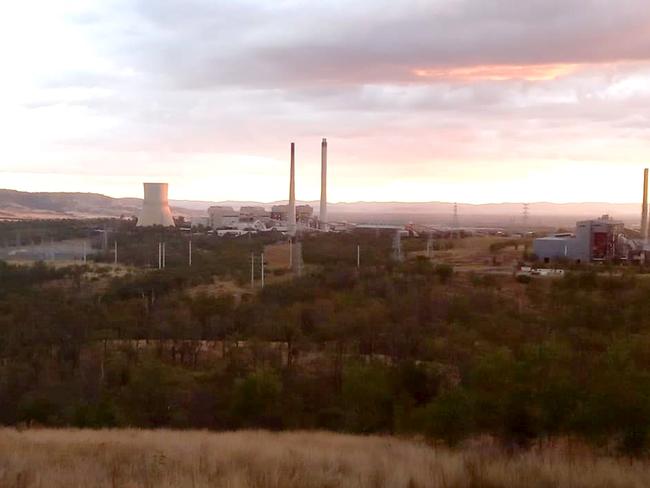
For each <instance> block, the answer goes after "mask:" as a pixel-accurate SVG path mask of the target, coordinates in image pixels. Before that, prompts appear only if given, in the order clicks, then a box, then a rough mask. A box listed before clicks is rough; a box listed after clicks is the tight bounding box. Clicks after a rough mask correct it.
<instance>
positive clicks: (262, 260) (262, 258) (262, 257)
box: [260, 253, 264, 288]
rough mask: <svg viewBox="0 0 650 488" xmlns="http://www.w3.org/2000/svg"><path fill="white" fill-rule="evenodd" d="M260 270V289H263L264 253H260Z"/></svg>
mask: <svg viewBox="0 0 650 488" xmlns="http://www.w3.org/2000/svg"><path fill="white" fill-rule="evenodd" d="M260 268H261V276H262V288H264V253H262V256H261V263H260Z"/></svg>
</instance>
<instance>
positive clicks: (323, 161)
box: [318, 138, 327, 230]
mask: <svg viewBox="0 0 650 488" xmlns="http://www.w3.org/2000/svg"><path fill="white" fill-rule="evenodd" d="M318 220H319V221H320V228H321V229H322V230H327V139H325V138H323V142H322V143H321V149H320V214H319V217H318Z"/></svg>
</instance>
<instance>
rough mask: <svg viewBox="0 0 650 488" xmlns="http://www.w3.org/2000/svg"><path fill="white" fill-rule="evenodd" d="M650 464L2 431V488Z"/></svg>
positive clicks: (590, 482) (556, 475)
mask: <svg viewBox="0 0 650 488" xmlns="http://www.w3.org/2000/svg"><path fill="white" fill-rule="evenodd" d="M649 480H650V464H648V463H644V462H640V461H636V462H630V461H625V460H616V459H611V458H599V457H596V456H593V455H591V454H589V453H585V452H580V453H579V454H575V453H574V454H571V455H569V451H566V450H562V449H557V448H554V449H547V450H544V451H541V452H529V453H526V454H522V455H517V456H514V457H509V456H506V455H504V454H503V453H500V452H497V451H495V450H490V449H484V448H483V449H481V448H472V449H470V448H466V449H465V450H463V451H449V450H446V449H442V448H436V449H433V448H430V447H428V446H426V445H424V444H421V443H417V442H409V441H403V440H398V439H394V438H389V437H355V436H346V435H336V434H328V433H304V432H295V433H281V434H272V433H268V432H237V433H223V434H216V433H207V432H174V431H142V430H106V431H90V430H26V431H22V432H19V431H17V430H13V429H3V430H0V487H3V488H4V487H16V488H27V487H66V488H75V487H99V488H103V487H109V488H117V487H123V488H135V487H160V488H171V487H174V488H180V487H192V488H201V487H232V488H240V487H259V488H262V487H274V488H298V487H300V488H310V487H314V488H315V487H323V488H325V487H332V488H334V487H359V488H361V487H395V488H397V487H404V488H416V487H450V488H451V487H453V488H460V487H467V488H488V487H490V488H496V487H504V488H506V487H507V488H510V487H512V488H515V487H516V488H519V487H529V488H550V487H557V488H564V487H566V488H569V487H571V488H573V487H576V488H581V487H585V488H586V487H602V488H605V487H621V488H622V487H638V488H641V487H646V486H648V482H649Z"/></svg>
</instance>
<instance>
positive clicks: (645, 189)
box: [641, 168, 648, 241]
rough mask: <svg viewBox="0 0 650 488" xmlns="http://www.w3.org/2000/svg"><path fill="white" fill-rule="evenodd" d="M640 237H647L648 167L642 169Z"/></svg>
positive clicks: (644, 238) (645, 238)
mask: <svg viewBox="0 0 650 488" xmlns="http://www.w3.org/2000/svg"><path fill="white" fill-rule="evenodd" d="M641 239H643V240H644V241H645V240H647V239H648V168H646V169H644V170H643V208H642V209H641Z"/></svg>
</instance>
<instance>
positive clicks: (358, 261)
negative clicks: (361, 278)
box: [357, 244, 361, 269]
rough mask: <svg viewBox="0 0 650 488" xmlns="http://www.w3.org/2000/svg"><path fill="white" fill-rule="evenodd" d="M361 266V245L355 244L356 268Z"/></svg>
mask: <svg viewBox="0 0 650 488" xmlns="http://www.w3.org/2000/svg"><path fill="white" fill-rule="evenodd" d="M360 268H361V246H360V245H359V244H357V269H360Z"/></svg>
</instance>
